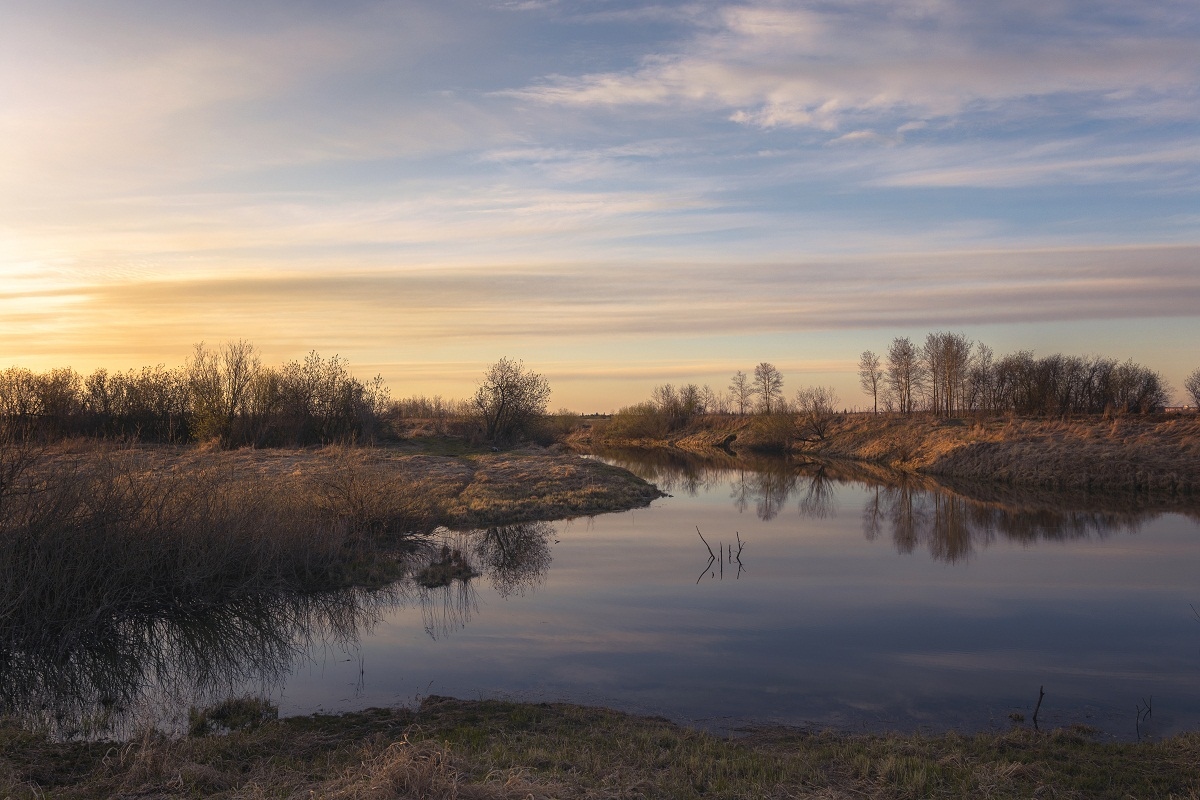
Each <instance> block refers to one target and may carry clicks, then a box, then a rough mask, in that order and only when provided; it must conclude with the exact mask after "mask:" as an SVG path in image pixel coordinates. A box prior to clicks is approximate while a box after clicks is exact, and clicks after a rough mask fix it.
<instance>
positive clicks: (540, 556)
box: [417, 522, 554, 639]
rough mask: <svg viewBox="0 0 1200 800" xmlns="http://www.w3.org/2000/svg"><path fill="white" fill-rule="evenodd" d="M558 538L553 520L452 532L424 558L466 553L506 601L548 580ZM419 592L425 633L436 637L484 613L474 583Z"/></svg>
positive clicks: (475, 569)
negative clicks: (447, 551) (446, 551)
mask: <svg viewBox="0 0 1200 800" xmlns="http://www.w3.org/2000/svg"><path fill="white" fill-rule="evenodd" d="M553 539H554V526H553V525H551V524H550V523H548V522H528V523H523V524H520V525H500V526H496V527H492V528H480V529H476V530H469V531H457V532H449V531H447V532H445V533H444V535H443V536H442V538H441V539H439V540H436V541H433V542H431V543H430V544H429V546H428V548H427V549H426V551H425V556H424V558H426V559H433V558H436V557H437V555H436V554H437V553H439V552H441V551H442V550H444V549H446V548H449V549H450V550H452V551H455V552H458V553H461V554H462V557H463V559H464V560H465V563H466V564H467V565H468V566H469V567H470V568H471V571H472V572H474V573H476V574H478V575H482V576H483V577H484V578H485V579H486V580H487V581H488V582H489V583H490V584H491V585H492V588H494V589H495V590H496V593H497V594H499V595H500V596H501V597H510V596H512V595H518V596H519V595H522V594H524V593H525V592H526V591H532V590H533V589H535V588H537V587H538V586H540V585H541V584H542V583H544V582H545V580H546V571H547V570H548V569H549V568H550V561H551V555H550V543H551V542H552V541H553ZM417 589H418V599H419V601H420V605H421V616H422V619H423V622H424V625H425V632H426V633H428V634H429V635H430V636H431V637H433V638H434V639H440V638H442V637H444V636H446V635H448V634H450V633H452V632H454V631H457V630H461V629H462V628H465V627H466V625H467V623H468V622H470V621H471V616H472V615H473V614H475V613H477V612H478V611H479V595H478V589H477V588H476V587H475V583H474V581H473V580H470V579H468V580H455V581H451V582H450V583H449V584H448V585H446V586H437V587H417Z"/></svg>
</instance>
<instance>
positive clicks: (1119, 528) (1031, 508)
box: [863, 483, 1158, 562]
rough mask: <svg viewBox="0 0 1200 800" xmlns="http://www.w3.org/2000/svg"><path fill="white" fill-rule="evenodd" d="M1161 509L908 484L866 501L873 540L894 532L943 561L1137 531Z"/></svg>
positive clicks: (908, 546) (904, 548)
mask: <svg viewBox="0 0 1200 800" xmlns="http://www.w3.org/2000/svg"><path fill="white" fill-rule="evenodd" d="M1157 513H1158V512H1157V511H1151V510H1147V509H1144V508H1131V509H1128V510H1120V509H1116V508H1108V509H1072V508H1056V507H1053V506H1050V505H1041V504H1037V505H1026V506H1021V505H1014V504H1012V503H1011V502H996V501H981V500H975V499H972V498H968V497H966V496H963V495H961V494H957V493H954V492H950V491H946V490H944V489H940V488H931V487H929V486H923V485H914V484H903V483H902V484H897V485H892V486H880V485H877V486H875V487H873V488H872V490H871V494H870V496H869V497H868V499H867V501H866V503H865V505H864V506H863V532H864V534H865V535H866V537H867V538H868V539H876V538H879V537H880V536H881V535H883V534H884V533H890V534H891V537H892V541H893V543H894V544H895V546H896V549H897V550H898V551H899V552H901V553H911V552H914V551H915V550H917V549H918V548H925V549H927V550H928V551H929V554H930V555H931V556H932V557H933V558H935V559H937V560H939V561H946V562H955V561H962V560H964V559H966V558H967V557H969V556H970V555H971V553H972V552H973V551H974V550H975V549H976V548H980V547H986V546H988V545H989V544H991V543H992V542H994V541H996V540H998V539H1005V540H1009V541H1016V542H1022V543H1034V542H1038V541H1068V540H1073V539H1088V538H1093V537H1095V538H1104V537H1106V536H1109V535H1111V534H1113V533H1121V532H1126V533H1136V532H1137V531H1138V530H1139V529H1140V528H1141V526H1142V524H1143V523H1144V522H1145V521H1146V520H1147V519H1149V518H1151V517H1153V516H1156V515H1157Z"/></svg>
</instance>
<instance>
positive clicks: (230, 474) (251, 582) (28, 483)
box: [0, 441, 659, 649]
mask: <svg viewBox="0 0 1200 800" xmlns="http://www.w3.org/2000/svg"><path fill="white" fill-rule="evenodd" d="M658 494H659V493H658V491H657V490H656V489H655V488H654V487H652V486H650V485H649V484H647V483H645V482H644V481H642V480H640V479H638V478H636V477H634V476H633V475H632V474H630V473H628V472H626V471H624V470H621V469H618V468H615V467H610V466H607V465H605V464H601V463H599V462H596V461H593V460H588V459H581V458H579V457H578V456H574V455H569V454H552V453H544V452H540V453H532V452H513V453H487V454H476V455H461V456H434V455H412V454H405V453H401V452H396V451H388V450H382V449H352V448H325V449H321V450H292V451H287V450H269V451H256V450H242V451H219V450H201V449H197V448H175V447H164V446H137V447H124V448H120V447H115V446H112V445H110V444H104V443H95V442H70V443H66V444H63V445H56V446H54V447H52V448H38V447H35V446H33V445H30V444H28V443H23V442H11V441H10V442H9V443H7V445H4V446H0V612H3V613H2V614H0V645H3V646H4V647H16V648H18V649H28V648H30V647H34V648H40V647H42V646H43V645H44V644H46V643H61V644H54V647H63V648H67V649H70V648H71V647H74V646H76V645H78V644H80V643H81V642H84V641H85V640H88V639H92V638H96V637H99V639H100V642H101V643H102V642H103V641H104V640H105V639H107V634H106V631H108V630H109V629H110V628H111V627H112V626H114V625H119V624H121V620H122V619H124V618H126V617H128V616H129V615H137V616H143V617H144V616H147V615H149V616H154V615H159V614H164V613H169V614H172V615H176V616H177V615H179V614H180V613H185V614H194V613H203V612H204V611H205V610H206V609H209V608H212V607H216V606H219V605H224V604H228V603H230V602H234V601H238V600H239V599H242V598H254V597H262V596H268V595H274V594H278V593H281V592H283V593H287V592H309V593H311V592H318V591H328V590H331V589H338V588H344V587H348V586H382V585H384V584H387V583H389V582H390V581H392V580H395V579H396V578H397V577H399V576H400V575H401V574H402V573H403V571H404V569H405V568H406V565H405V563H404V558H403V556H404V554H405V553H406V552H407V551H408V550H409V549H411V547H412V546H413V545H414V544H415V543H417V542H419V541H420V540H421V539H422V537H424V536H426V535H427V534H429V533H431V532H432V531H433V530H434V529H435V527H436V526H438V525H446V526H451V527H488V526H496V525H501V524H510V523H513V522H522V521H530V520H544V519H557V518H563V517H570V516H580V515H586V514H595V513H599V512H602V511H612V510H617V509H624V508H633V507H636V506H641V505H646V504H647V503H649V502H650V500H652V499H653V498H655V497H657V496H658Z"/></svg>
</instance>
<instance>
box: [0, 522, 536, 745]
mask: <svg viewBox="0 0 1200 800" xmlns="http://www.w3.org/2000/svg"><path fill="white" fill-rule="evenodd" d="M553 536H554V527H553V526H552V525H550V524H549V523H545V522H536V523H529V524H524V525H511V526H503V527H493V528H487V529H482V530H475V531H465V532H461V533H446V534H445V542H449V543H451V544H453V546H454V547H455V548H457V549H461V552H462V553H463V555H464V557H465V558H466V559H467V560H468V561H469V562H471V563H472V565H473V566H474V567H475V573H476V574H481V575H482V577H483V578H484V579H486V580H487V581H489V582H490V583H491V585H492V586H493V587H494V588H495V589H496V591H497V593H499V594H500V595H501V596H502V597H509V596H512V595H520V594H523V593H525V592H526V591H531V590H532V589H534V588H536V587H537V586H538V585H540V584H541V583H543V582H544V581H545V576H546V571H547V569H548V568H549V565H550V561H551V556H550V545H551V542H552V541H553ZM445 542H439V541H432V540H431V541H430V542H429V543H428V544H427V545H426V546H424V547H421V548H418V549H416V550H415V551H413V552H412V553H410V554H409V556H408V562H409V563H408V577H405V578H403V579H401V580H399V581H396V582H395V583H393V584H391V585H389V586H387V587H384V588H381V589H372V590H367V589H357V588H356V589H345V590H340V591H331V592H321V593H297V592H291V593H289V592H278V593H260V594H254V595H250V596H244V597H241V598H238V599H236V600H234V601H231V602H229V603H225V604H206V605H205V606H204V607H200V608H197V607H189V608H178V607H176V608H166V607H164V608H159V609H154V610H153V611H150V612H146V613H142V614H137V613H134V614H126V615H123V616H120V617H114V618H107V619H93V618H92V616H93V615H92V614H91V613H90V611H89V610H88V609H80V610H79V614H78V617H77V618H76V619H71V620H47V621H46V623H45V624H44V625H41V626H39V627H38V628H37V629H36V630H35V629H28V630H25V629H18V628H16V627H14V626H8V627H5V628H3V629H2V631H3V634H4V635H3V636H0V714H2V715H5V716H12V717H16V718H20V719H23V720H25V721H27V722H28V723H30V724H33V725H36V726H39V727H43V728H45V729H47V730H50V731H51V732H53V733H54V735H56V736H60V737H72V736H88V735H98V734H105V735H112V734H117V735H123V734H126V733H129V732H131V731H132V730H133V728H134V726H135V725H137V724H139V723H142V722H145V721H146V719H147V718H150V719H154V720H157V721H159V722H160V723H164V722H166V723H170V722H171V721H172V720H171V717H172V716H173V715H176V716H177V713H178V711H179V709H186V708H187V707H188V706H189V705H207V704H211V703H214V702H218V701H220V700H223V699H225V698H226V697H228V696H229V695H230V694H231V693H242V692H246V691H257V692H259V693H260V694H262V695H263V696H267V695H270V694H271V693H272V692H274V691H276V690H278V689H279V688H280V687H282V686H283V684H284V683H285V681H286V680H287V678H288V676H289V675H291V673H292V672H293V671H294V670H295V669H296V667H297V666H299V665H300V664H302V663H303V662H304V660H305V659H307V658H310V657H311V655H310V654H312V653H319V652H320V651H321V650H322V649H338V650H342V651H352V650H353V649H354V648H355V647H356V646H357V644H358V642H359V640H360V638H361V637H362V636H363V635H366V634H367V633H369V632H370V630H371V629H372V628H373V626H374V625H375V624H376V623H377V622H378V621H379V620H380V619H381V618H382V617H383V616H384V615H385V614H388V613H391V612H393V611H396V610H399V609H401V608H406V607H412V606H417V607H419V608H420V611H421V616H422V621H423V624H424V627H425V630H426V631H427V632H428V633H429V634H430V636H432V637H434V638H441V637H444V636H445V635H447V634H449V633H451V632H452V631H456V630H460V629H462V628H463V627H464V626H466V625H467V624H468V623H469V622H470V620H471V617H472V615H474V614H476V613H478V611H479V597H478V588H477V586H476V581H474V580H469V579H468V580H452V581H450V582H449V584H448V585H445V586H438V587H434V588H427V587H424V586H421V585H420V584H419V583H418V582H417V581H416V580H414V579H413V577H412V576H413V575H415V574H416V573H418V572H419V571H420V570H421V569H422V568H423V567H427V566H428V565H429V563H431V562H432V561H433V560H435V559H437V558H438V557H439V554H440V552H441V548H442V547H443V546H444V545H445ZM14 588H15V589H16V590H18V591H19V587H14ZM2 599H3V598H2V597H0V600H2Z"/></svg>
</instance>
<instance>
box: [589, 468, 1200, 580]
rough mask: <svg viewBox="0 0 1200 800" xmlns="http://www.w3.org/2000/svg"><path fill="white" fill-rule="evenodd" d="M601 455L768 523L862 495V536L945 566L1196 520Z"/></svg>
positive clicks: (963, 489) (981, 487) (891, 476)
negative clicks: (1003, 544) (1163, 520)
mask: <svg viewBox="0 0 1200 800" xmlns="http://www.w3.org/2000/svg"><path fill="white" fill-rule="evenodd" d="M603 455H604V457H605V458H606V459H609V460H613V461H614V462H615V463H618V464H620V465H621V466H623V467H625V468H627V469H630V470H631V471H633V472H635V473H636V474H638V475H641V476H642V477H644V478H646V479H647V480H653V481H655V482H656V483H658V484H659V486H660V487H662V486H669V487H673V488H675V489H680V488H682V490H685V491H692V492H698V491H700V490H702V489H704V490H708V491H716V490H720V489H721V488H722V487H728V490H729V496H730V499H731V500H732V501H733V506H734V508H736V509H737V510H738V511H739V512H746V511H748V510H749V509H750V508H753V509H754V511H755V513H756V514H757V515H758V517H759V518H760V519H762V520H763V521H771V520H773V519H775V518H777V517H779V516H781V515H782V514H783V513H784V512H785V511H786V509H787V507H788V506H789V504H791V503H792V502H793V501H794V502H795V503H796V510H797V512H798V513H799V515H800V516H802V517H805V518H809V519H823V518H825V517H829V516H832V515H833V514H834V513H835V511H836V508H837V494H838V491H839V487H841V486H844V485H853V486H857V487H860V488H862V489H865V490H866V491H867V493H868V497H867V500H866V502H865V503H864V506H863V511H862V518H863V532H864V534H865V535H866V537H867V538H868V539H872V540H874V539H878V538H880V537H883V536H890V537H891V539H892V541H893V543H894V544H895V546H896V549H897V550H898V551H899V552H901V553H912V552H914V551H916V550H918V549H924V550H927V551H928V552H929V554H930V555H931V556H932V557H933V558H935V559H937V560H939V561H945V562H957V561H962V560H964V559H967V558H969V557H970V555H971V554H972V553H973V552H975V551H976V550H978V549H980V548H983V547H987V546H988V545H989V544H991V543H992V542H994V541H997V540H1007V541H1016V542H1024V543H1033V542H1038V541H1044V540H1051V541H1063V540H1071V539H1086V538H1092V537H1105V536H1108V535H1110V534H1113V533H1116V532H1129V533H1134V532H1136V531H1137V530H1139V528H1140V527H1141V526H1142V525H1143V524H1144V523H1145V522H1146V521H1147V520H1149V519H1152V518H1154V517H1155V516H1157V515H1158V514H1160V513H1163V512H1165V511H1176V512H1179V513H1182V514H1185V515H1188V516H1192V517H1194V518H1196V517H1200V514H1198V512H1197V510H1196V504H1195V503H1194V502H1189V501H1187V500H1186V498H1179V497H1155V496H1149V495H1137V496H1133V495H1131V496H1120V495H1113V494H1106V495H1095V494H1087V493H1080V492H1059V491H1050V490H1042V489H1029V488H1023V487H1014V486H1009V485H1005V484H990V483H981V482H971V481H961V480H953V479H935V478H933V477H930V476H921V475H913V474H911V473H901V472H897V471H895V470H891V469H888V468H886V467H882V466H878V465H872V464H863V463H857V462H845V461H828V462H822V461H816V460H813V461H804V462H794V461H789V460H786V459H782V458H775V459H771V458H766V457H761V456H756V457H750V458H746V457H744V456H741V455H736V456H735V455H729V454H725V453H718V454H714V455H713V456H712V457H711V458H709V457H702V456H698V455H695V454H691V453H687V452H684V451H679V450H672V451H642V450H636V451H631V450H626V451H620V452H618V453H616V454H612V453H609V452H605V453H604V454H603Z"/></svg>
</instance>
